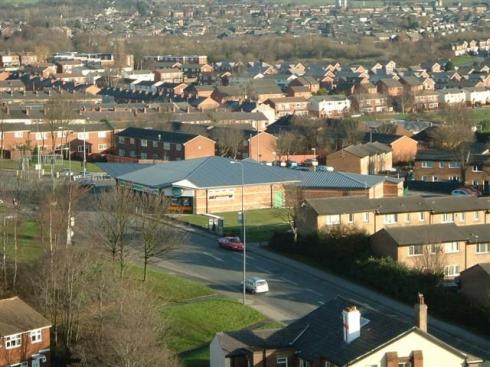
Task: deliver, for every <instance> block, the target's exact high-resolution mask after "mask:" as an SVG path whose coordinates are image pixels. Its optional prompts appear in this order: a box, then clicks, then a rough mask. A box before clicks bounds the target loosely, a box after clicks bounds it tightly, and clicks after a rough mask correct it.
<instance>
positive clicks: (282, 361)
mask: <svg viewBox="0 0 490 367" xmlns="http://www.w3.org/2000/svg"><path fill="white" fill-rule="evenodd" d="M276 367H288V357H277V359H276Z"/></svg>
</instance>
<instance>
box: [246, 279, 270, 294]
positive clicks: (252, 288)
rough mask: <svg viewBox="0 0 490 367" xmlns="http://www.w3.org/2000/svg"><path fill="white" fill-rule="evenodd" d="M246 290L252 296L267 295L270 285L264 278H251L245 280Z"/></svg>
mask: <svg viewBox="0 0 490 367" xmlns="http://www.w3.org/2000/svg"><path fill="white" fill-rule="evenodd" d="M245 290H246V291H247V292H249V293H252V294H255V293H267V292H269V284H268V283H267V280H265V279H263V278H259V277H250V278H247V279H245Z"/></svg>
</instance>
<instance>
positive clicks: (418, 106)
mask: <svg viewBox="0 0 490 367" xmlns="http://www.w3.org/2000/svg"><path fill="white" fill-rule="evenodd" d="M410 104H411V107H412V110H413V111H426V110H436V109H438V108H439V94H438V93H437V92H436V91H434V90H422V91H419V92H415V93H411V94H410ZM405 108H407V107H405Z"/></svg>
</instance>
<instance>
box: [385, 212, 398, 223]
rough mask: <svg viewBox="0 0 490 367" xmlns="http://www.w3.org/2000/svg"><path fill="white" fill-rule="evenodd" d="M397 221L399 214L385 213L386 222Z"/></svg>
mask: <svg viewBox="0 0 490 367" xmlns="http://www.w3.org/2000/svg"><path fill="white" fill-rule="evenodd" d="M396 221H397V215H396V214H386V215H385V224H393V223H396Z"/></svg>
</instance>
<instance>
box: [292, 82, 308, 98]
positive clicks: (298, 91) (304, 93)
mask: <svg viewBox="0 0 490 367" xmlns="http://www.w3.org/2000/svg"><path fill="white" fill-rule="evenodd" d="M287 96H288V97H303V98H305V99H310V97H311V91H310V89H309V88H308V87H307V86H300V85H292V86H289V87H288V89H287Z"/></svg>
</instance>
